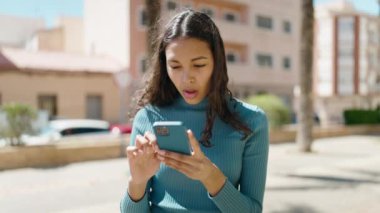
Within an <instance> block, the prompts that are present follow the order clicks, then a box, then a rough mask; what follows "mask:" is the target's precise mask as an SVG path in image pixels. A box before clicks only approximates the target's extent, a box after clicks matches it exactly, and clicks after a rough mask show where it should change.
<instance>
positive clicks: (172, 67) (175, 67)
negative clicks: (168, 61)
mask: <svg viewBox="0 0 380 213" xmlns="http://www.w3.org/2000/svg"><path fill="white" fill-rule="evenodd" d="M179 68H181V66H170V69H173V70H176V69H179Z"/></svg>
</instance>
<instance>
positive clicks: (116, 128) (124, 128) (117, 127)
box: [110, 124, 132, 134]
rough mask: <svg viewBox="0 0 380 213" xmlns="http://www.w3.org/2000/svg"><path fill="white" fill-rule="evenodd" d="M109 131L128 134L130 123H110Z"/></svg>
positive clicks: (130, 128)
mask: <svg viewBox="0 0 380 213" xmlns="http://www.w3.org/2000/svg"><path fill="white" fill-rule="evenodd" d="M110 130H111V132H114V133H115V134H116V133H121V134H130V133H131V132H132V125H131V124H112V125H111V127H110Z"/></svg>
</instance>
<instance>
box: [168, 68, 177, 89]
mask: <svg viewBox="0 0 380 213" xmlns="http://www.w3.org/2000/svg"><path fill="white" fill-rule="evenodd" d="M168 76H169V79H170V80H171V81H172V83H173V84H174V86H175V87H178V82H179V76H178V74H177V75H176V74H174V72H171V71H168Z"/></svg>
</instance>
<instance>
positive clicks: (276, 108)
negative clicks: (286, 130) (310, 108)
mask: <svg viewBox="0 0 380 213" xmlns="http://www.w3.org/2000/svg"><path fill="white" fill-rule="evenodd" d="M246 102H247V103H250V104H253V105H257V106H258V107H260V108H261V109H263V110H264V112H265V113H266V114H267V116H268V120H269V125H270V127H271V128H278V127H281V126H282V125H284V124H288V123H290V111H289V109H288V108H287V107H286V105H285V103H284V102H283V101H282V100H281V98H279V97H277V96H275V95H272V94H259V95H255V96H251V97H248V99H247V100H246Z"/></svg>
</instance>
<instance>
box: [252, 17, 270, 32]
mask: <svg viewBox="0 0 380 213" xmlns="http://www.w3.org/2000/svg"><path fill="white" fill-rule="evenodd" d="M256 25H257V26H258V27H260V28H265V29H270V30H271V29H272V28H273V23H272V18H270V17H266V16H257V17H256Z"/></svg>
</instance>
